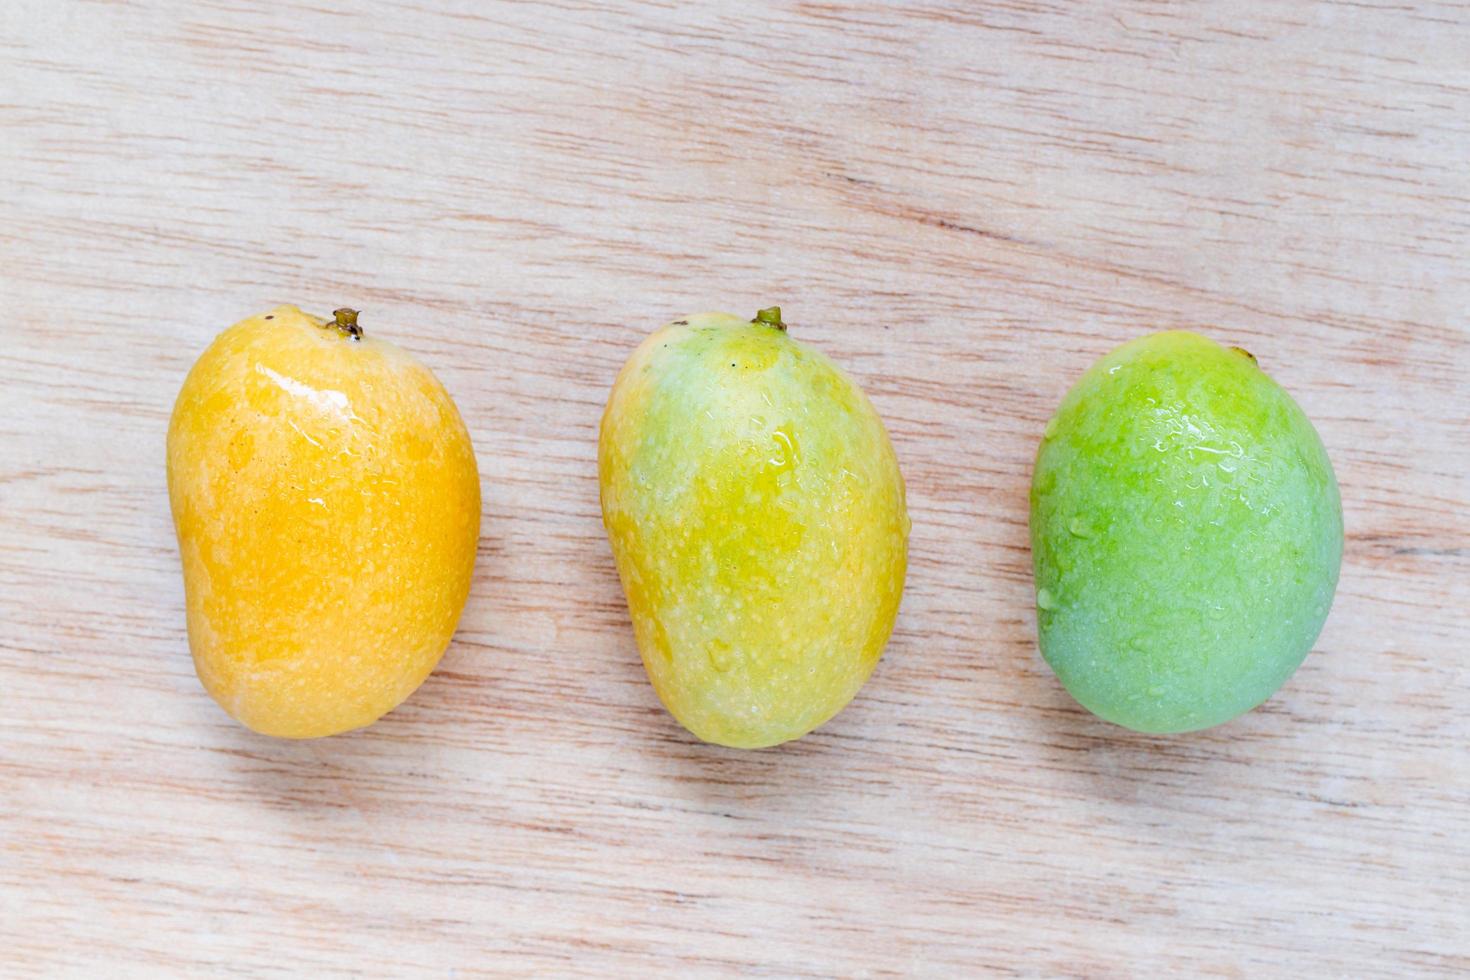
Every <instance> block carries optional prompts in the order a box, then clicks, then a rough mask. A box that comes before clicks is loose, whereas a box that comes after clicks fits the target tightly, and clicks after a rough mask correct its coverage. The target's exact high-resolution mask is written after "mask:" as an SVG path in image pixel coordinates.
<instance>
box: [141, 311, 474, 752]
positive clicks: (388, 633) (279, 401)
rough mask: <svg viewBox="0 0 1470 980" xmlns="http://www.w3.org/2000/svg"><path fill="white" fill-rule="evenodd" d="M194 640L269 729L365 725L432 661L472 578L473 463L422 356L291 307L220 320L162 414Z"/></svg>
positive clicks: (237, 701) (225, 698) (248, 716)
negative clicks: (224, 325)
mask: <svg viewBox="0 0 1470 980" xmlns="http://www.w3.org/2000/svg"><path fill="white" fill-rule="evenodd" d="M168 490H169V501H170V504H171V506H172V509H173V517H174V524H175V528H176V529H177V531H178V540H179V554H180V558H181V560H182V562H183V570H184V593H185V600H186V605H187V608H188V624H189V646H190V649H191V650H192V652H193V655H194V665H195V668H196V669H197V670H198V672H199V679H200V680H201V681H202V682H203V684H204V687H205V689H206V690H207V691H208V692H209V693H210V694H211V695H212V696H213V697H214V699H215V700H216V701H218V702H219V703H220V705H221V706H222V707H223V708H224V709H225V710H226V711H228V712H229V713H230V714H231V715H232V716H234V717H235V718H236V719H238V720H239V721H241V722H242V723H244V724H245V725H247V726H249V727H250V728H252V729H254V730H256V731H258V732H264V733H265V734H268V735H278V736H282V737H286V738H313V737H317V736H322V735H333V734H336V733H338V732H345V731H348V730H349V729H353V728H359V727H361V726H363V725H369V724H371V723H372V722H374V721H376V720H377V719H378V718H380V717H382V716H383V715H384V714H386V713H387V712H388V711H390V710H392V709H393V708H394V707H395V706H397V705H398V704H399V703H400V702H401V701H403V699H404V698H406V697H408V695H409V694H411V693H413V691H414V690H415V689H416V688H417V687H418V686H419V684H421V683H422V682H423V680H424V678H425V677H427V676H428V675H429V672H430V671H432V670H433V669H434V665H435V664H437V663H438V662H439V658H440V657H441V656H442V655H443V653H444V650H445V648H446V647H447V646H448V645H449V639H450V637H451V636H452V635H453V633H454V630H455V626H456V624H457V623H458V621H459V616H460V613H461V611H462V610H463V609H464V603H465V599H466V597H467V596H468V594H469V588H470V577H471V573H472V572H473V569H474V562H475V550H476V546H477V543H478V541H479V536H480V480H479V474H478V471H477V469H476V466H475V454H474V449H473V447H472V446H471V445H470V438H469V433H468V432H467V431H466V429H465V426H464V422H463V420H462V419H461V418H460V415H459V411H458V410H457V409H456V408H455V405H454V402H453V401H452V400H451V399H450V397H449V394H448V393H447V392H446V391H445V390H444V388H443V386H442V385H440V383H439V381H438V379H436V378H435V377H434V375H433V374H432V373H431V372H430V371H429V369H428V368H426V367H424V366H423V365H422V364H420V363H419V362H418V361H417V360H415V359H414V358H413V357H412V356H411V355H409V354H407V353H405V352H404V351H402V350H400V349H399V348H397V347H394V346H393V345H392V344H389V343H385V342H383V341H381V340H378V339H376V338H373V337H370V336H364V335H363V332H362V330H361V329H360V328H359V327H358V326H357V324H356V313H355V312H353V311H351V310H340V311H338V314H337V318H336V320H335V321H324V320H321V319H318V318H317V317H314V316H310V315H308V314H306V313H302V312H301V311H300V310H298V309H297V308H296V307H294V306H282V307H278V308H277V309H275V310H272V311H271V312H269V313H266V314H262V315H260V316H255V317H251V318H250V319H248V320H243V321H241V322H240V323H237V324H235V326H233V327H231V328H230V329H228V330H226V331H225V332H224V333H222V334H220V335H219V337H217V338H216V339H215V341H214V343H213V344H211V345H210V347H209V348H208V349H207V350H206V351H205V352H204V354H203V355H201V356H200V358H199V360H198V361H197V362H196V363H195V364H194V367H193V369H192V370H191V371H190V372H189V376H188V378H187V379H186V380H185V381H184V386H183V389H182V390H181V391H180V392H179V397H178V401H177V403H176V404H175V405H174V412H173V418H172V419H171V421H170V423H169V429H168Z"/></svg>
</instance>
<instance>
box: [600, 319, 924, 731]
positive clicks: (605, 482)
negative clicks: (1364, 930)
mask: <svg viewBox="0 0 1470 980" xmlns="http://www.w3.org/2000/svg"><path fill="white" fill-rule="evenodd" d="M598 450H599V451H598V462H599V471H600V479H601V489H602V514H603V522H604V524H605V525H606V527H607V534H608V538H609V540H610V541H611V543H612V550H613V556H614V558H615V560H616V562H617V566H618V572H619V575H620V576H621V577H622V581H623V589H624V591H625V592H626V593H627V596H628V611H629V614H630V615H631V617H632V620H633V627H634V632H635V633H636V635H637V638H638V647H639V650H640V652H641V653H642V656H643V664H644V666H645V668H646V669H647V670H648V676H649V679H650V680H651V681H652V682H653V686H654V689H655V690H656V691H657V692H658V695H659V697H660V698H661V699H662V700H663V702H664V705H665V706H667V707H668V709H669V711H670V712H672V713H673V715H674V717H675V718H677V719H678V720H679V721H680V723H681V724H683V725H684V727H685V728H687V729H689V730H690V731H691V732H693V733H694V734H695V735H697V736H698V737H699V738H702V739H704V740H705V741H707V742H715V743H718V744H720V745H728V746H734V747H739V748H758V747H761V746H768V745H775V744H777V743H779V742H784V741H787V740H789V739H793V738H797V737H799V736H801V735H804V734H806V733H807V732H809V731H811V730H812V729H813V728H816V727H817V726H818V725H820V724H822V723H823V722H825V721H826V720H827V719H829V718H831V717H832V716H833V715H835V714H836V713H837V712H838V711H840V710H841V709H842V708H843V706H844V705H846V704H847V703H848V702H849V701H850V700H852V697H853V696H854V695H855V694H856V693H857V691H858V688H860V687H861V686H862V685H863V682H864V681H866V680H867V678H868V675H869V674H870V673H872V670H873V667H874V666H875V665H876V664H877V662H878V658H879V657H880V656H881V655H882V653H883V647H884V644H885V643H886V642H887V640H888V635H889V633H890V632H891V631H892V629H893V623H894V618H895V616H896V615H897V614H898V605H899V600H900V598H901V597H902V594H903V581H904V572H905V569H906V566H907V548H908V531H909V519H908V512H907V510H906V507H905V502H904V487H903V477H902V475H901V474H900V473H899V469H898V461H897V459H895V457H894V454H893V448H892V446H890V445H889V442H888V435H887V433H886V432H885V431H884V428H883V422H882V420H881V419H880V418H879V417H878V413H877V412H876V411H874V409H873V406H872V404H871V403H869V401H868V399H867V398H866V397H865V396H864V395H863V393H862V391H861V389H859V388H858V386H857V385H855V384H854V383H853V382H852V381H851V380H850V379H849V378H848V377H847V376H846V375H844V374H843V373H842V372H841V371H840V370H838V369H837V367H836V366H835V365H833V364H832V362H831V361H829V360H827V358H825V357H823V356H822V355H821V354H820V353H818V352H816V351H814V350H811V349H809V348H806V347H803V346H802V345H801V344H800V343H798V342H797V341H795V340H794V339H792V338H791V337H790V336H788V335H787V333H786V331H785V326H784V325H783V324H782V323H781V322H780V311H779V310H776V309H774V308H772V309H771V310H763V311H761V314H759V315H758V316H757V318H756V320H755V321H751V320H745V319H742V318H740V317H736V316H731V315H730V314H728V313H705V314H701V315H698V316H691V317H688V318H687V319H684V320H678V321H675V322H674V323H671V324H669V325H668V326H665V327H663V328H662V329H661V330H658V331H657V332H655V333H654V334H653V335H652V336H650V337H649V338H648V339H647V340H645V341H644V342H643V344H642V345H641V346H640V347H639V348H638V349H637V350H636V351H634V353H633V355H632V357H630V358H629V359H628V363H627V365H626V366H625V367H624V368H623V370H622V373H621V374H619V375H618V380H617V383H616V384H615V385H614V386H613V390H612V394H611V395H610V397H609V398H608V403H607V410H606V412H605V413H604V415H603V418H602V433H601V441H600V444H599V447H598Z"/></svg>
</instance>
